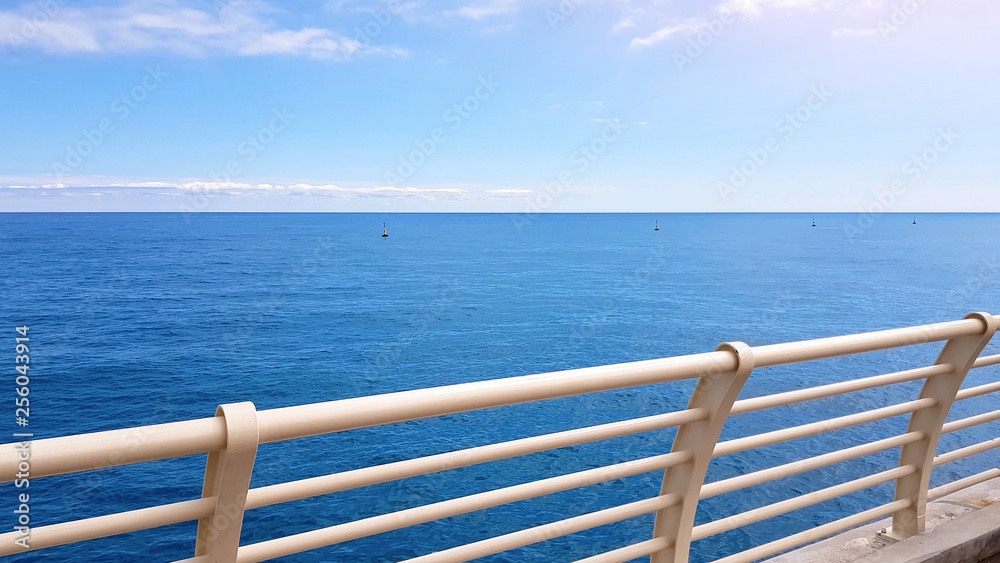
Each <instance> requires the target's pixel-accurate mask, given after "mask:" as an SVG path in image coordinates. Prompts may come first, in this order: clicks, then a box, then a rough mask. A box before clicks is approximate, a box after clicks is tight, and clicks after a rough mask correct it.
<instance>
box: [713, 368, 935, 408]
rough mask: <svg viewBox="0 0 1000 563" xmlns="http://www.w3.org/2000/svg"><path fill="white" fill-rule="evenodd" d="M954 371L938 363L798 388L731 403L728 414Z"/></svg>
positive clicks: (810, 399) (789, 403)
mask: <svg viewBox="0 0 1000 563" xmlns="http://www.w3.org/2000/svg"><path fill="white" fill-rule="evenodd" d="M954 369H955V368H954V366H951V365H948V364H938V365H933V366H927V367H922V368H917V369H911V370H906V371H899V372H895V373H887V374H885V375H876V376H874V377H866V378H864V379H855V380H853V381H843V382H840V383H831V384H829V385H821V386H819V387H811V388H809V389H798V390H795V391H788V392H785V393H777V394H774V395H765V396H763V397H754V398H752V399H743V400H740V401H736V402H735V403H733V409H732V411H731V413H730V414H744V413H748V412H754V411H759V410H764V409H769V408H772V407H783V406H786V405H791V404H794V403H801V402H804V401H812V400H815V399H824V398H826V397H833V396H835V395H843V394H845V393H851V392H854V391H862V390H864V389H873V388H875V387H884V386H886V385H892V384H894V383H903V382H905V381H915V380H917V379H926V378H928V377H934V376H936V375H944V374H947V373H951V372H952V371H954Z"/></svg>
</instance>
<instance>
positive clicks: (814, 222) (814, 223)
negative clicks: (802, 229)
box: [813, 217, 816, 227]
mask: <svg viewBox="0 0 1000 563" xmlns="http://www.w3.org/2000/svg"><path fill="white" fill-rule="evenodd" d="M815 226H816V218H815V217H813V227H815Z"/></svg>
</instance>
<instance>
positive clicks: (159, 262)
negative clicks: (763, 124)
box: [0, 214, 1000, 562]
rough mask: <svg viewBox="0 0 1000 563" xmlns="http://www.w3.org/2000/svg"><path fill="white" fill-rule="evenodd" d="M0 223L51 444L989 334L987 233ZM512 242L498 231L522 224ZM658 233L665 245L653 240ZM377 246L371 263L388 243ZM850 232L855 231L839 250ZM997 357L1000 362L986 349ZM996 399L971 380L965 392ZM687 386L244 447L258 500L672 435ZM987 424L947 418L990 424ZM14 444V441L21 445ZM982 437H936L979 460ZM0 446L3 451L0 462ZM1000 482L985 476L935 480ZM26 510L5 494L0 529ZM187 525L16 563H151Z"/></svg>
mask: <svg viewBox="0 0 1000 563" xmlns="http://www.w3.org/2000/svg"><path fill="white" fill-rule="evenodd" d="M812 218H813V217H812V216H811V215H809V216H806V215H800V214H747V215H732V214H731V215H711V214H709V215H697V214H690V215H688V214H685V215H666V214H664V215H651V214H608V215H604V214H586V215H557V214H553V215H540V216H535V217H520V216H514V217H512V216H511V215H503V214H495V215H494V214H392V215H369V214H195V215H182V214H0V258H2V260H3V264H4V265H5V266H6V275H5V276H4V277H3V278H2V281H0V287H2V291H0V295H2V296H3V297H2V307H0V336H3V334H4V331H6V338H4V339H2V340H3V341H4V342H8V345H9V350H8V352H7V354H6V355H0V356H3V357H6V358H7V362H8V363H9V368H8V369H7V370H6V372H5V373H7V374H8V377H9V380H8V383H9V384H8V393H9V399H10V400H9V402H8V404H9V405H10V406H9V409H10V412H9V413H8V415H9V421H8V423H6V424H5V427H6V428H7V429H8V430H9V431H10V432H15V431H17V430H19V429H18V428H17V427H16V426H15V425H14V405H13V398H14V394H13V390H12V389H10V387H13V385H14V383H13V378H14V375H17V374H16V373H15V372H14V371H13V368H14V355H15V352H14V337H15V336H17V335H16V334H15V327H16V326H20V325H28V326H30V333H29V336H30V338H31V340H30V348H31V364H30V365H31V372H30V374H31V416H30V431H32V432H34V434H35V437H36V438H47V437H54V436H62V435H67V434H76V433H84V432H95V431H101V430H111V429H118V428H124V427H130V426H136V425H145V424H154V423H161V422H170V421H176V420H185V419H192V418H203V417H208V416H212V415H213V414H214V412H215V408H216V406H217V405H219V404H224V403H231V402H240V401H253V402H254V404H255V405H256V407H257V408H258V409H261V410H262V409H269V408H275V407H283V406H289V405H298V404H305V403H312V402H320V401H330V400H335V399H343V398H349V397H356V396H361V395H369V394H376V393H385V392H392V391H400V390H406V389H417V388H422V387H429V386H436V385H447V384H453V383H459V382H467V381H477V380H485V379H492V378H501V377H510V376H516V375H524V374H530V373H538V372H545V371H552V370H560V369H567V368H578V367H585V366H593V365H602V364H610V363H617V362H627V361H635V360H644V359H650V358H659V357H666V356H673V355H680V354H689V353H699V352H705V351H711V350H713V349H715V347H716V346H717V345H718V344H719V343H721V342H725V341H744V342H746V343H748V344H751V345H760V344H769V343H776V342H785V341H794V340H801V339H807V338H817V337H824V336H834V335H839V334H849V333H856V332H863V331H871V330H880V329H887V328H896V327H903V326H910V325H917V324H924V323H931V322H940V321H946V320H953V319H959V318H962V317H963V316H965V315H966V314H968V313H970V312H973V311H980V310H982V311H988V312H992V313H1000V297H998V296H1000V291H998V290H1000V275H998V274H1000V236H998V235H1000V216H998V215H988V214H962V215H950V214H926V215H919V216H917V225H912V224H911V216H901V215H884V216H881V217H878V218H876V219H875V220H874V222H872V223H868V222H864V221H862V222H861V223H859V217H858V216H856V215H851V214H843V215H835V214H826V215H817V216H816V222H817V226H816V227H812V226H811V221H812ZM513 219H517V220H516V221H515V220H513ZM656 220H658V221H659V225H660V230H659V231H654V230H653V225H654V221H656ZM383 221H384V222H386V223H387V226H388V229H389V234H390V236H389V237H388V238H387V239H383V238H382V237H381V236H380V235H381V233H382V223H383ZM846 227H851V228H846ZM939 350H940V346H918V347H914V348H912V349H909V350H907V351H906V352H905V353H901V352H898V351H891V352H883V353H874V354H868V355H864V356H858V357H850V358H840V359H835V360H827V361H822V362H815V363H812V364H807V365H798V366H787V367H782V368H772V369H766V370H759V371H758V372H755V373H754V375H753V377H752V378H751V380H750V382H749V383H748V385H747V387H746V388H745V390H744V392H743V395H742V396H743V397H751V396H756V395H762V394H769V393H775V392H780V391H785V390H790V389H798V388H802V387H807V386H813V385H818V384H823V383H829V382H834V381H843V380H847V379H851V378H857V377H863V376H868V375H875V374H878V373H885V372H888V371H895V370H900V369H906V368H910V367H917V366H920V365H926V364H929V363H932V362H933V361H934V358H935V357H936V355H937V353H938V351H939ZM989 350H991V351H992V352H994V353H995V352H997V351H1000V347H998V346H997V345H996V343H993V344H991V347H990V349H989ZM998 377H1000V370H998V369H997V368H989V369H983V370H977V371H975V372H973V373H972V374H971V375H970V377H969V380H968V384H969V385H972V384H981V383H984V382H986V381H994V380H996V379H997V378H998ZM691 388H692V385H691V384H690V383H680V384H667V385H656V386H649V387H643V388H636V389H628V390H621V391H614V392H606V393H599V394H595V395H590V396H586V397H572V398H566V399H560V400H554V401H546V402H542V403H536V404H531V405H522V406H516V407H507V408H501V409H493V410H488V411H481V412H476V413H467V414H460V415H452V416H447V417H443V418H442V419H436V420H425V421H415V422H410V423H404V424H397V425H392V426H388V427H384V428H378V429H364V430H357V431H351V432H345V433H342V434H337V435H330V436H323V437H316V438H309V439H302V440H294V441H290V442H284V443H277V444H266V445H263V446H261V448H260V451H259V454H258V459H257V463H256V465H255V468H254V477H253V486H255V487H256V486H262V485H267V484H272V483H277V482H283V481H288V480H293V479H301V478H306V477H312V476H317V475H324V474H328V473H333V472H338V471H343V470H347V469H352V468H356V467H360V466H363V465H368V464H373V463H386V462H392V461H397V460H401V459H406V458H409V457H414V456H417V455H426V454H432V453H438V452H443V451H449V450H453V449H456V448H462V447H469V446H475V445H481V444H486V443H491V442H495V441H499V440H509V439H514V438H519V437H524V436H531V435H537V434H541V433H547V432H554V431H559V430H564V429H568V428H573V427H579V426H581V425H592V424H599V423H603V422H609V421H614V420H624V419H627V418H633V417H637V416H646V415H651V414H656V413H661V412H667V411H670V410H677V409H682V408H684V406H685V405H686V404H687V400H688V397H689V394H690V391H691ZM918 393H919V383H913V384H908V385H901V386H895V387H892V388H888V389H876V390H870V391H866V392H861V393H855V394H851V395H847V396H841V397H833V398H829V399H825V400H821V401H813V402H809V403H803V404H799V405H793V406H790V407H785V408H782V409H776V410H773V411H764V412H760V413H753V414H747V415H741V416H739V417H736V418H734V419H733V420H731V421H730V423H729V425H728V426H727V428H726V430H725V432H724V436H723V438H724V439H728V438H733V437H739V436H745V435H749V434H754V433H758V432H762V431H768V430H773V429H777V428H782V427H786V426H789V425H792V424H800V423H805V422H810V421H815V420H821V419H825V418H829V417H831V416H838V415H843V414H848V413H851V412H859V411H861V410H866V409H870V408H877V407H879V406H886V405H889V404H894V403H898V402H902V401H906V400H910V399H912V398H915V397H916V396H917V394H918ZM996 402H997V399H996V398H995V397H984V398H980V399H975V400H970V401H965V402H962V403H959V404H957V405H956V407H955V412H954V413H953V418H957V417H960V416H969V415H971V414H976V413H979V412H985V411H987V410H994V409H996V408H997V406H996ZM905 427H906V417H899V418H895V419H890V420H887V421H883V422H880V423H873V424H867V425H863V426H859V427H856V428H852V429H846V430H841V431H837V432H834V433H830V434H825V435H822V436H819V437H815V438H808V439H803V440H798V441H795V442H792V443H789V444H784V445H779V446H773V447H769V448H764V449H761V450H754V451H749V452H744V453H743V454H738V455H734V456H727V457H725V458H721V459H718V460H716V461H715V462H713V465H712V467H711V470H710V473H709V481H714V480H718V479H722V478H726V477H731V476H733V475H739V474H741V473H745V472H748V471H753V470H758V469H762V468H765V467H770V466H774V465H778V464H781V463H786V462H789V461H793V460H796V459H802V458H804V457H808V456H810V455H815V454H818V453H822V452H826V451H832V450H835V449H838V448H842V447H847V446H849V445H856V444H858V443H861V442H868V441H873V440H875V439H878V438H882V437H888V436H890V435H893V434H898V433H901V432H903V431H905ZM22 430H23V429H22ZM998 434H1000V423H996V422H994V423H991V424H988V425H984V426H982V427H978V428H976V429H973V430H968V431H964V432H960V433H956V434H954V435H949V436H946V437H945V439H944V440H943V443H942V450H950V449H954V448H956V447H960V446H964V445H968V444H972V443H976V442H979V441H982V440H985V439H991V438H995V437H996V436H997V435H998ZM672 436H673V433H672V431H661V432H651V433H646V434H640V435H636V436H631V437H626V438H621V439H616V440H609V441H604V442H599V443H595V444H588V445H585V446H577V447H571V448H564V449H561V450H556V451H552V452H545V453H541V454H534V455H531V456H527V457H525V458H520V459H518V460H508V461H501V462H495V463H491V464H485V465H482V466H475V467H469V468H462V469H457V470H452V471H450V472H446V473H442V474H436V475H429V476H425V477H420V478H414V479H409V480H406V481H402V482H397V483H388V484H384V485H378V486H375V487H369V488H366V489H359V490H355V491H348V492H345V493H340V494H335V495H329V496H325V497H319V498H314V499H308V500H304V501H299V502H293V503H288V504H284V505H279V506H273V507H267V508H262V509H257V510H253V511H250V512H248V513H247V517H246V521H245V525H244V532H243V540H242V541H243V543H244V544H247V543H256V542H259V541H264V540H267V539H271V538H276V537H281V536H285V535H288V534H292V533H298V532H304V531H308V530H313V529H317V528H321V527H325V526H331V525H334V524H337V523H340V522H345V521H348V520H351V519H354V518H356V517H364V516H371V515H377V514H383V513H387V512H391V511H394V510H399V509H403V508H408V507H412V506H418V505H422V504H426V503H429V502H435V501H439V500H445V499H448V498H454V497H457V496H461V495H466V494H472V493H475V492H480V491H484V490H489V489H493V488H496V487H501V486H507V485H513V484H517V483H521V482H524V481H528V480H533V479H538V478H541V477H549V476H554V475H560V474H563V473H567V472H571V471H578V470H582V469H587V468H592V467H597V466H600V465H605V464H609V463H617V462H622V461H628V460H631V459H637V458H640V457H645V456H650V455H657V454H661V453H665V452H667V451H669V448H670V445H671V439H672ZM8 441H12V439H9V440H8ZM897 456H898V452H897V451H896V450H892V451H889V452H885V453H883V454H879V455H874V456H869V457H865V458H862V459H859V460H855V461H852V462H847V463H843V464H838V465H836V466H833V467H830V468H827V469H823V470H820V471H814V472H810V473H806V474H803V475H800V476H796V477H792V478H789V479H785V480H782V481H777V482H774V483H768V484H764V485H760V486H757V487H754V488H751V489H746V490H742V491H738V492H735V493H731V494H728V495H724V496H721V497H717V498H713V499H708V500H706V501H704V502H703V503H701V505H700V508H699V515H698V520H699V522H705V521H708V520H712V519H718V518H721V517H725V516H728V515H731V514H735V513H737V512H741V511H744V510H747V509H750V508H754V507H757V506H762V505H765V504H770V503H772V502H776V501H779V500H782V499H785V498H789V497H791V496H795V495H797V494H801V493H804V492H808V491H811V490H816V489H819V488H822V487H826V486H830V485H833V484H836V483H840V482H843V481H846V480H850V479H854V478H858V477H861V476H864V475H868V474H871V473H874V472H877V471H881V470H884V469H888V468H891V467H893V466H895V464H896V463H897V461H898V460H897ZM204 465H205V456H194V457H190V458H183V459H177V460H169V461H162V462H155V463H149V464H141V465H135V466H129V467H122V468H114V469H108V470H102V471H94V472H89V473H85V474H80V475H76V476H63V477H51V478H44V479H37V480H33V481H31V487H30V493H31V522H32V525H34V526H40V525H44V524H49V523H55V522H61V521H66V520H72V519H79V518H86V517H91V516H97V515H101V514H107V513H111V512H117V511H121V510H128V509H135V508H140V507H145V506H154V505H157V504H162V503H167V502H175V501H181V500H188V499H192V498H196V497H198V496H200V493H201V485H202V478H203V472H204ZM997 465H1000V461H998V454H997V452H996V451H994V452H991V453H987V454H984V455H981V456H978V457H976V458H970V459H968V460H965V461H963V462H960V463H955V464H952V465H949V466H946V467H944V468H941V469H940V470H938V471H936V472H935V474H934V482H935V483H941V482H945V481H950V480H953V479H955V478H957V477H962V476H966V475H970V474H973V473H976V472H979V471H982V470H985V469H987V468H990V467H996V466H997ZM661 478H662V472H660V473H649V474H644V475H639V476H635V477H630V478H626V479H620V480H616V481H613V482H610V483H607V484H603V485H596V486H591V487H586V488H583V489H578V490H574V491H568V492H565V493H559V494H556V495H551V496H548V497H542V498H540V499H537V500H533V501H525V502H520V503H515V504H513V505H508V506H503V507H497V508H494V509H489V510H484V511H480V512H476V513H472V514H469V515H465V516H460V517H456V518H452V519H448V520H445V521H442V522H436V523H430V524H425V525H421V526H417V527H415V528H411V529H407V530H402V531H397V532H390V533H387V534H382V535H379V536H374V537H371V538H366V539H362V540H355V541H352V542H347V543H345V544H342V545H338V546H333V547H328V548H323V549H319V550H315V551H310V552H307V553H303V554H299V555H295V556H292V557H287V558H285V559H283V561H303V562H319V561H373V562H375V561H378V562H382V561H399V560H402V559H405V558H408V557H414V556H418V555H422V554H425V553H429V552H432V551H436V550H440V549H444V548H447V547H451V546H454V545H458V544H460V543H464V542H469V541H476V540H479V539H485V538H487V537H491V536H493V535H498V534H501V533H507V532H511V531H515V530H518V529H522V528H524V527H528V526H532V525H537V524H542V523H547V522H552V521H555V520H558V519H561V518H565V517H570V516H575V515H579V514H583V513H587V512H592V511H595V510H600V509H603V508H608V507H611V506H616V505H619V504H623V503H625V502H631V501H635V500H640V499H644V498H648V497H650V496H653V495H655V494H657V493H658V491H659V486H660V480H661ZM18 492H19V491H18V490H17V489H15V488H14V486H13V484H11V483H7V484H4V485H3V486H0V508H2V507H3V506H5V504H4V503H6V505H9V506H10V507H11V509H10V510H0V514H7V516H6V517H4V518H6V519H7V521H6V522H4V521H3V520H0V527H3V528H4V529H8V530H9V529H11V528H12V527H13V525H14V518H13V515H12V512H11V510H12V509H13V507H14V503H15V500H16V495H17V493H18ZM891 496H892V490H891V486H881V487H876V488H873V489H870V490H868V491H865V492H863V493H859V494H854V495H849V496H847V497H843V498H840V499H837V500H835V501H830V502H827V503H822V504H819V505H817V506H815V507H812V508H809V509H805V510H802V511H798V512H795V513H792V514H789V515H786V516H783V517H778V518H774V519H771V520H768V521H765V522H761V523H757V524H753V525H750V526H747V527H745V528H741V529H740V530H737V531H733V532H730V533H727V534H723V535H720V536H717V537H713V538H710V539H706V540H703V541H699V542H696V543H695V545H694V547H693V551H692V560H693V561H695V562H698V561H710V560H712V559H714V558H717V557H721V556H725V555H727V554H730V553H734V552H736V551H740V550H743V549H747V548H750V547H753V546H755V545H759V544H762V543H765V542H767V541H771V540H774V539H776V538H778V537H780V536H783V535H787V534H789V533H793V532H797V531H801V530H805V529H808V528H811V527H813V526H815V525H818V524H820V523H823V522H827V521H830V520H834V519H837V518H840V517H843V516H845V515H847V514H850V513H853V512H857V511H859V510H864V509H867V508H871V507H874V506H877V505H880V504H883V503H885V502H888V501H889V500H891ZM652 522H653V520H652V517H650V516H646V517H640V518H636V519H632V520H628V521H625V522H622V523H619V524H615V525H611V526H605V527H602V528H597V529H594V530H590V531H587V532H583V533H580V534H576V535H573V536H568V537H564V538H558V539H555V540H552V541H550V542H546V543H543V544H538V545H535V546H530V547H526V548H522V549H519V550H515V551H512V552H509V553H505V554H500V555H497V556H494V557H491V558H488V559H487V560H489V561H571V560H575V559H579V558H582V557H586V556H589V555H592V554H594V553H597V552H599V551H603V550H607V549H613V548H617V547H622V546H625V545H628V544H631V543H635V542H638V541H643V540H645V539H648V538H649V536H650V533H651V529H652ZM194 535H195V525H194V524H193V523H189V524H182V525H176V526H171V527H169V528H164V529H158V530H151V531H145V532H138V533H134V534H128V535H124V536H117V537H113V538H106V539H100V540H95V541H92V542H87V543H84V544H78V545H71V546H64V547H58V548H53V549H50V550H43V551H41V552H37V553H28V554H24V555H19V556H13V557H10V558H8V559H9V560H11V561H18V562H22V561H23V562H28V561H137V560H146V561H172V560H175V559H182V558H185V557H190V556H191V555H192V554H193V553H194Z"/></svg>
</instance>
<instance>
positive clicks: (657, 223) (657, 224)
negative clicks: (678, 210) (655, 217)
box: [653, 221, 660, 231]
mask: <svg viewBox="0 0 1000 563" xmlns="http://www.w3.org/2000/svg"><path fill="white" fill-rule="evenodd" d="M653 230H654V231H659V230H660V222H659V221H657V222H656V228H655V229H653Z"/></svg>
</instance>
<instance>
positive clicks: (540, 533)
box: [406, 494, 680, 563]
mask: <svg viewBox="0 0 1000 563" xmlns="http://www.w3.org/2000/svg"><path fill="white" fill-rule="evenodd" d="M679 502H680V498H679V497H678V496H677V495H673V494H668V495H662V496H658V497H653V498H651V499H646V500H640V501H637V502H632V503H629V504H624V505H622V506H616V507H614V508H608V509H605V510H600V511H598V512H591V513H590V514H584V515H582V516H576V517H574V518H567V519H565V520H560V521H558V522H552V523H551V524H544V525H541V526H535V527H533V528H528V529H527V530H520V531H517V532H513V533H510V534H504V535H502V536H497V537H495V538H490V539H487V540H482V541H478V542H475V543H470V544H466V545H463V546H459V547H454V548H451V549H446V550H444V551H438V552H436V553H431V554H429V555H424V556H422V557H415V558H413V559H407V560H406V563H462V562H464V561H471V560H473V559H477V558H480V557H486V556H488V555H493V554H495V553H500V552H502V551H508V550H511V549H517V548H519V547H524V546H526V545H531V544H534V543H539V542H543V541H546V540H550V539H553V538H558V537H562V536H568V535H569V534H575V533H577V532H582V531H584V530H589V529H591V528H597V527H599V526H606V525H608V524H613V523H615V522H621V521H622V520H628V519H629V518H635V517H637V516H642V515H643V514H651V513H653V512H657V511H660V510H663V509H665V508H668V507H671V506H674V505H675V504H677V503H679Z"/></svg>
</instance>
